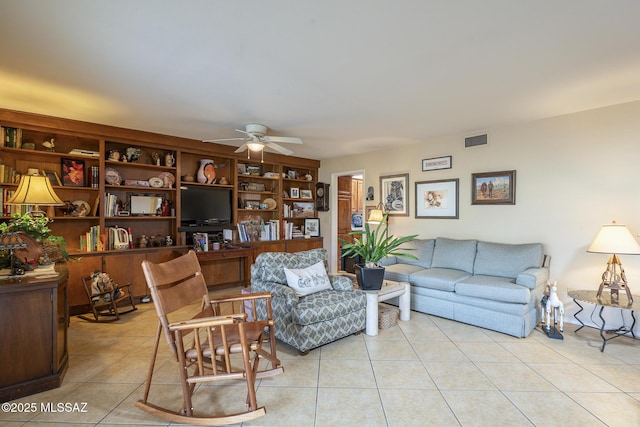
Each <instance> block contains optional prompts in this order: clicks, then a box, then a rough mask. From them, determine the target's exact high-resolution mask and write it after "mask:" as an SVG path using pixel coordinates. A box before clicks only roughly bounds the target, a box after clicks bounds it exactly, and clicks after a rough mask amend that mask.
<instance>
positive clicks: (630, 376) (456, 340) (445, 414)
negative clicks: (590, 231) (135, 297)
mask: <svg viewBox="0 0 640 427" xmlns="http://www.w3.org/2000/svg"><path fill="white" fill-rule="evenodd" d="M139 308H140V309H139V310H138V311H136V312H134V313H130V314H127V315H125V316H124V317H123V319H122V320H121V321H119V322H116V323H111V324H93V323H88V322H86V321H83V320H81V319H78V318H72V319H71V326H70V329H69V347H70V362H69V370H68V372H67V375H66V377H65V379H64V382H63V385H62V387H60V388H58V389H55V390H50V391H47V392H43V393H39V394H36V395H33V396H29V397H25V398H22V399H19V400H17V401H15V402H20V403H36V404H37V406H38V407H39V406H40V404H41V403H43V402H45V403H46V402H52V403H58V402H63V403H64V402H69V403H81V402H86V404H87V405H86V412H42V411H40V410H36V412H35V413H29V412H21V413H7V412H0V425H2V426H5V425H7V426H18V425H25V424H38V423H41V424H46V425H74V426H86V425H100V426H108V425H167V424H168V423H166V422H163V421H162V420H159V419H157V418H154V417H152V416H150V415H148V414H146V413H144V412H142V411H140V410H138V409H137V408H135V407H134V402H135V401H136V400H138V399H140V398H141V397H142V393H143V387H144V385H143V383H144V379H145V375H146V372H147V367H148V364H149V360H150V355H151V352H152V346H153V342H154V338H153V337H154V334H155V330H156V325H157V318H156V315H155V310H154V308H153V305H152V304H141V305H139ZM575 329H576V327H575V326H573V325H566V329H565V333H564V337H565V339H564V340H562V341H560V340H551V339H549V338H547V337H546V336H545V335H544V334H543V333H542V332H541V330H539V329H536V330H534V332H533V333H532V334H531V335H530V336H529V337H528V338H526V339H517V338H513V337H511V336H508V335H504V334H500V333H496V332H492V331H488V330H484V329H481V328H477V327H473V326H469V325H464V324H461V323H457V322H453V321H449V320H445V319H441V318H438V317H433V316H428V315H424V314H421V313H416V312H412V313H411V320H410V321H408V322H399V324H398V325H397V326H394V327H391V328H389V329H385V330H382V331H380V334H379V335H378V336H376V337H369V336H366V335H364V334H360V335H355V336H351V337H348V338H345V339H342V340H339V341H337V342H335V343H332V344H329V345H326V346H323V347H321V348H319V349H315V350H312V351H311V352H310V353H309V354H307V355H306V356H300V355H299V354H298V352H297V351H296V350H294V349H292V348H291V347H289V346H287V345H285V344H281V343H280V344H278V355H279V357H280V359H281V360H282V362H283V366H284V369H285V373H284V374H283V375H280V376H277V377H274V378H266V379H262V380H259V382H258V403H259V405H264V406H266V409H267V414H266V416H264V417H261V418H258V419H256V420H253V421H251V422H247V423H245V424H244V425H246V426H296V427H302V426H315V427H324V426H332V427H333V426H410V425H415V426H426V425H429V426H496V425H500V426H508V425H513V426H526V425H537V426H560V425H561V426H572V425H575V426H581V427H582V426H598V425H608V426H624V427H628V426H632V425H640V342H638V341H634V340H632V339H630V338H617V339H615V340H613V341H611V342H609V343H608V344H607V347H606V349H605V352H604V353H601V352H600V345H601V340H600V337H599V335H598V331H597V330H594V329H589V328H584V329H583V330H581V331H580V332H578V333H577V334H576V333H574V330H575ZM161 345H162V349H163V351H162V353H161V357H160V360H159V362H158V364H157V365H156V366H157V369H156V374H155V378H156V379H157V380H158V381H159V382H160V383H161V384H157V385H155V387H154V388H152V395H151V401H154V399H158V400H160V401H167V402H175V403H176V404H177V405H178V406H179V403H180V402H181V391H180V387H179V386H178V385H176V379H177V370H176V366H175V362H174V361H173V360H172V359H171V357H170V354H169V352H168V350H167V345H166V343H165V342H164V341H163V342H161ZM2 351H7V350H6V349H3V350H2ZM1 369H4V367H1ZM200 387H201V388H202V389H199V390H197V391H196V405H198V402H200V404H201V405H204V407H206V408H209V407H215V405H223V406H225V405H229V406H225V408H226V407H232V406H234V405H237V404H238V402H240V403H241V404H242V402H244V396H245V394H244V393H245V389H244V388H243V387H242V386H241V385H240V386H239V385H230V386H226V387H220V386H217V387H215V386H200ZM203 387H209V388H210V389H209V390H207V389H204V388H203ZM213 393H215V396H214V397H213V398H212V394H213ZM212 401H213V402H214V403H213V404H212V403H211V402H212ZM176 409H177V408H176ZM240 410H242V407H241V408H240Z"/></svg>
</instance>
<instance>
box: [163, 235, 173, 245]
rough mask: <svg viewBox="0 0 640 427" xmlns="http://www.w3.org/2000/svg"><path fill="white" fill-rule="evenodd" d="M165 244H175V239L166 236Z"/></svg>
mask: <svg viewBox="0 0 640 427" xmlns="http://www.w3.org/2000/svg"><path fill="white" fill-rule="evenodd" d="M164 245H165V246H173V239H172V238H171V236H167V237H165V238H164Z"/></svg>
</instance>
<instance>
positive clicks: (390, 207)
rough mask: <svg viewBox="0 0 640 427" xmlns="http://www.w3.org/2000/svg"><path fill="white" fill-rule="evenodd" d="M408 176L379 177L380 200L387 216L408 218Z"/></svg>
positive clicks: (406, 174) (405, 174)
mask: <svg viewBox="0 0 640 427" xmlns="http://www.w3.org/2000/svg"><path fill="white" fill-rule="evenodd" d="M408 188H409V174H408V173H404V174H398V175H386V176H381V177H380V200H381V202H382V204H383V205H384V211H385V212H386V213H388V214H389V216H409V191H408Z"/></svg>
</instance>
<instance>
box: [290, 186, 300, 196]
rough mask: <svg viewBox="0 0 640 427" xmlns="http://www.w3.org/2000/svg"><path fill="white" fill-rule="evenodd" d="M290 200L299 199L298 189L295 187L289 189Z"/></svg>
mask: <svg viewBox="0 0 640 427" xmlns="http://www.w3.org/2000/svg"><path fill="white" fill-rule="evenodd" d="M290 196H291V198H292V199H298V198H300V189H299V188H297V187H293V188H291V194H290Z"/></svg>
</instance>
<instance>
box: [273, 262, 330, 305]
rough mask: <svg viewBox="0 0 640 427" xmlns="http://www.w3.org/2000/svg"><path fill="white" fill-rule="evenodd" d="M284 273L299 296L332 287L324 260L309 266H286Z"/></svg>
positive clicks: (288, 282)
mask: <svg viewBox="0 0 640 427" xmlns="http://www.w3.org/2000/svg"><path fill="white" fill-rule="evenodd" d="M284 274H285V275H286V276H287V284H288V285H289V287H290V288H292V289H293V290H294V291H295V293H296V295H298V296H299V297H303V296H305V295H310V294H314V293H316V292H320V291H324V290H327V289H332V287H331V282H329V276H328V275H327V271H326V270H325V269H324V262H322V261H318V262H317V263H315V264H313V265H311V266H309V267H307V268H285V269H284Z"/></svg>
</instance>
